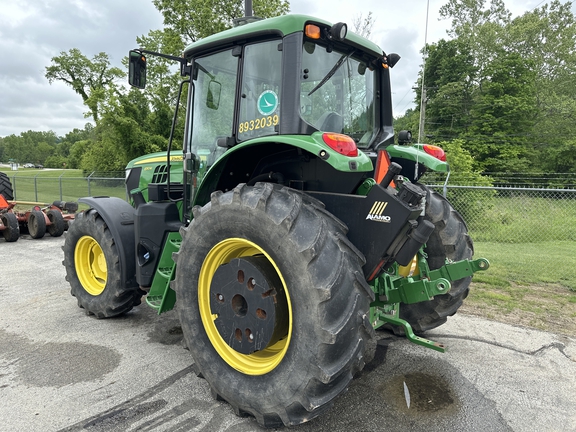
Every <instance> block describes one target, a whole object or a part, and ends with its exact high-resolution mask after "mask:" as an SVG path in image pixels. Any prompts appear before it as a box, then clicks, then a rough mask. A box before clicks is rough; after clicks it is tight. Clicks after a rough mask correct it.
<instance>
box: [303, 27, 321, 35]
mask: <svg viewBox="0 0 576 432" xmlns="http://www.w3.org/2000/svg"><path fill="white" fill-rule="evenodd" d="M304 34H305V35H306V36H307V37H309V38H310V39H320V27H318V26H317V25H315V24H306V27H304Z"/></svg>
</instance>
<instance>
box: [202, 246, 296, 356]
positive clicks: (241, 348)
mask: <svg viewBox="0 0 576 432" xmlns="http://www.w3.org/2000/svg"><path fill="white" fill-rule="evenodd" d="M210 308H211V311H212V314H214V315H216V316H217V317H216V319H215V321H214V324H215V326H216V329H217V330H218V332H219V333H220V336H222V339H223V340H224V341H225V342H226V343H227V344H228V345H229V346H230V347H231V348H233V349H234V350H236V351H238V352H240V353H242V354H252V353H253V352H255V351H261V350H263V349H265V348H266V347H268V346H270V345H273V344H275V343H276V342H278V341H279V340H280V339H281V338H283V337H284V336H286V335H287V333H288V308H287V303H286V299H285V293H284V290H283V287H282V282H281V281H280V278H279V277H278V274H277V273H276V270H275V269H274V267H273V266H272V264H271V263H270V262H269V261H268V260H267V259H266V257H263V256H250V257H243V258H234V259H232V260H231V261H230V262H229V263H227V264H224V265H221V266H220V267H218V269H217V270H216V272H215V273H214V276H213V278H212V282H211V285H210Z"/></svg>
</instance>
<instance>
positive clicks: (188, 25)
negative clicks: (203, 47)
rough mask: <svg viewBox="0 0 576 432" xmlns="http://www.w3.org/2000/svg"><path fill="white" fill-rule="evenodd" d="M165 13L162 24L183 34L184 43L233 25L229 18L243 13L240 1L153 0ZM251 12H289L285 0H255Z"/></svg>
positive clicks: (266, 16) (262, 15)
mask: <svg viewBox="0 0 576 432" xmlns="http://www.w3.org/2000/svg"><path fill="white" fill-rule="evenodd" d="M152 3H153V4H154V6H156V9H158V10H159V11H160V13H161V14H162V15H163V16H164V26H165V27H166V28H167V29H171V30H173V31H174V32H175V33H176V34H179V35H181V36H182V41H183V42H184V43H185V44H188V43H191V42H196V41H197V40H199V39H202V38H205V37H207V36H210V35H212V34H214V33H218V32H221V31H223V30H226V29H229V28H231V27H232V21H233V20H234V19H236V18H242V17H243V16H244V7H243V5H244V2H243V1H242V0H231V1H225V0H204V1H198V0H193V1H189V0H152ZM253 8H254V15H256V16H259V17H261V18H270V17H273V16H278V15H283V14H285V13H286V12H288V10H289V8H290V5H289V3H288V1H286V0H266V1H265V0H254V3H253Z"/></svg>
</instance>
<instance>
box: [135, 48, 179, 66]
mask: <svg viewBox="0 0 576 432" xmlns="http://www.w3.org/2000/svg"><path fill="white" fill-rule="evenodd" d="M133 51H138V52H139V53H142V54H152V55H155V56H158V57H162V58H165V59H168V60H174V61H177V62H179V63H182V64H185V63H186V60H185V59H184V57H176V56H173V55H168V54H162V53H159V52H156V51H150V50H147V49H143V48H134V49H133Z"/></svg>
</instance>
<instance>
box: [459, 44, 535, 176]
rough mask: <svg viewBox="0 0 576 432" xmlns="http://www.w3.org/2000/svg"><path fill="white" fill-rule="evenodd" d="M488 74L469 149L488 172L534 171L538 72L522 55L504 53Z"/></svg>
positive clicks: (479, 93) (479, 94)
mask: <svg viewBox="0 0 576 432" xmlns="http://www.w3.org/2000/svg"><path fill="white" fill-rule="evenodd" d="M485 73H486V76H485V77H484V78H483V81H482V83H481V85H480V87H479V88H478V89H477V91H476V95H475V101H474V102H475V103H474V106H473V108H472V110H471V113H470V114H471V118H472V122H471V126H470V129H469V133H468V136H470V139H469V148H470V150H471V152H472V153H473V154H474V155H475V156H476V158H477V159H478V160H479V162H480V165H481V166H482V167H483V168H484V169H485V170H486V171H490V172H506V171H514V172H522V171H524V172H527V171H531V170H532V163H531V159H533V155H532V154H531V153H532V152H531V150H532V147H531V145H530V141H529V137H530V136H531V132H532V128H533V125H534V120H535V117H536V114H537V113H536V98H535V86H534V84H535V73H534V70H533V68H532V67H531V65H530V62H527V61H526V60H525V59H523V58H521V57H520V56H519V55H518V54H508V53H502V54H500V55H499V56H498V61H494V62H492V63H490V64H488V65H487V66H486V69H485Z"/></svg>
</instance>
